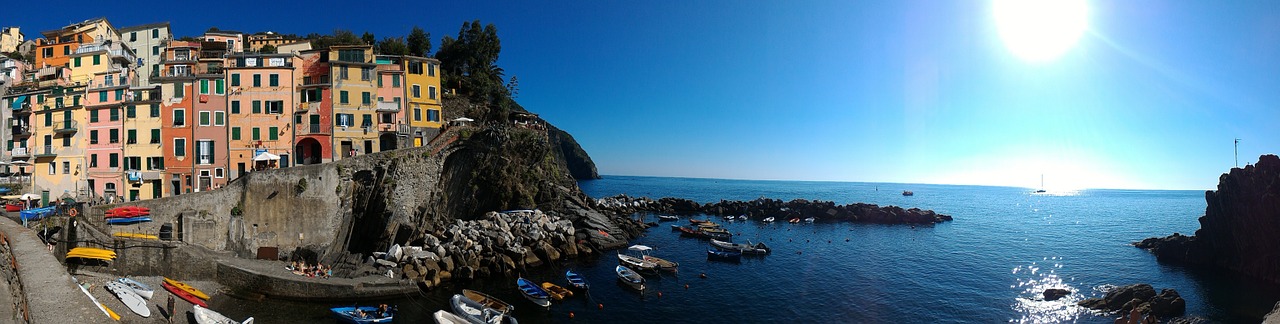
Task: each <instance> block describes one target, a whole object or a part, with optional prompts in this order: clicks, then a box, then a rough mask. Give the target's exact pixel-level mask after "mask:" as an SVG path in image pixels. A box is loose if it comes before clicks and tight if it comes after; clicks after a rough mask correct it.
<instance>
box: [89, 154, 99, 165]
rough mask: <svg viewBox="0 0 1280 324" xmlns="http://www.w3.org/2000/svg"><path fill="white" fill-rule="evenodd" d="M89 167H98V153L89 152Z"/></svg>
mask: <svg viewBox="0 0 1280 324" xmlns="http://www.w3.org/2000/svg"><path fill="white" fill-rule="evenodd" d="M89 167H90V168H96V167H98V155H97V154H89Z"/></svg>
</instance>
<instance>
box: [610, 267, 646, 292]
mask: <svg viewBox="0 0 1280 324" xmlns="http://www.w3.org/2000/svg"><path fill="white" fill-rule="evenodd" d="M613 271H614V273H617V274H618V280H622V283H625V284H627V286H630V287H631V288H635V289H636V290H642V291H643V290H644V277H641V276H640V274H639V273H636V272H635V271H634V270H631V269H628V268H627V267H626V266H618V267H617V268H613Z"/></svg>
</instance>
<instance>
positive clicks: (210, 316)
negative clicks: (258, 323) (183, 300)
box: [191, 305, 253, 324]
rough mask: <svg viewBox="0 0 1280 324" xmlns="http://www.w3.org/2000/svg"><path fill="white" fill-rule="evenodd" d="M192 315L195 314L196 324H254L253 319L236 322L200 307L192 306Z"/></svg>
mask: <svg viewBox="0 0 1280 324" xmlns="http://www.w3.org/2000/svg"><path fill="white" fill-rule="evenodd" d="M191 313H193V314H195V318H196V323H200V324H253V317H249V318H247V319H245V320H244V322H236V320H233V319H231V318H230V317H227V316H226V315H222V314H219V313H218V312H215V311H213V310H212V309H208V308H204V307H201V306H200V305H196V306H192V311H191Z"/></svg>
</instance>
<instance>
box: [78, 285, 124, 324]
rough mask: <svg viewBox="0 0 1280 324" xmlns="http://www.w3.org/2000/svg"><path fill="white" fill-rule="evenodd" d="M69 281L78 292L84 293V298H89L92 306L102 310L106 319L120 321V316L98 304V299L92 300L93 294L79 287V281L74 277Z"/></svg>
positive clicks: (105, 306)
mask: <svg viewBox="0 0 1280 324" xmlns="http://www.w3.org/2000/svg"><path fill="white" fill-rule="evenodd" d="M71 281H72V282H74V283H75V284H76V288H80V292H82V293H84V295H85V296H89V300H90V301H93V304H94V305H98V309H99V310H102V313H103V314H107V317H110V318H111V319H112V320H116V321H119V320H120V314H116V312H115V311H112V310H111V309H110V308H107V305H103V304H102V303H100V302H98V299H97V298H94V297H93V294H90V293H89V290H88V289H85V288H84V286H82V285H80V280H76V277H71Z"/></svg>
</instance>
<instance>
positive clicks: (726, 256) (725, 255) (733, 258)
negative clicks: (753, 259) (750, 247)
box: [707, 249, 742, 262]
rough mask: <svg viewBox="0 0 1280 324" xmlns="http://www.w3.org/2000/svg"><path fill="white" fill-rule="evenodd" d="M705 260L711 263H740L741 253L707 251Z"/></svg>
mask: <svg viewBox="0 0 1280 324" xmlns="http://www.w3.org/2000/svg"><path fill="white" fill-rule="evenodd" d="M707 260H711V261H728V262H740V261H742V252H734V251H716V250H711V249H708V250H707Z"/></svg>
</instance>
